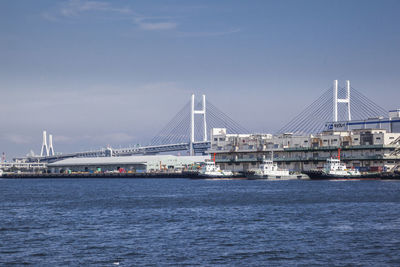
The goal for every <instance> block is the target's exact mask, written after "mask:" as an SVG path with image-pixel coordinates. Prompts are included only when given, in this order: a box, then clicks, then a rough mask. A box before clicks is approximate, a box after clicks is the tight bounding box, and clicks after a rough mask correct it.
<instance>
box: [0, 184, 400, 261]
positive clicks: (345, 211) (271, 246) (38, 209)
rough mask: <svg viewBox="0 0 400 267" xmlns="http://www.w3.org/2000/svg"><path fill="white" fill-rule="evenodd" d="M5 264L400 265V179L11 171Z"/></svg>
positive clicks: (3, 212) (2, 213) (3, 196)
mask: <svg viewBox="0 0 400 267" xmlns="http://www.w3.org/2000/svg"><path fill="white" fill-rule="evenodd" d="M0 265H2V266H3V265H17V266H19V265H34V266H65V265H73V266H77V265H80V266H89V265H90V266H154V265H157V266H167V265H173V266H182V265H188V266H196V265H200V266H214V265H217V266H219V265H229V266H231V265H236V266H243V265H245V266H292V265H299V266H318V265H319V266H327V265H328V266H335V265H336V266H343V265H348V266H400V181H347V182H346V181H341V182H332V181H279V182H269V181H246V180H228V181H212V180H186V179H42V180H40V179H32V180H30V179H22V180H9V179H1V180H0Z"/></svg>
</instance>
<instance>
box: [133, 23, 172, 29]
mask: <svg viewBox="0 0 400 267" xmlns="http://www.w3.org/2000/svg"><path fill="white" fill-rule="evenodd" d="M138 25H139V27H140V28H141V29H142V30H150V31H153V30H172V29H175V28H176V26H177V24H176V23H174V22H140V23H138Z"/></svg>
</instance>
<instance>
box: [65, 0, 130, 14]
mask: <svg viewBox="0 0 400 267" xmlns="http://www.w3.org/2000/svg"><path fill="white" fill-rule="evenodd" d="M92 11H102V12H115V13H122V14H130V13H132V10H131V9H130V8H127V7H125V8H116V7H113V6H111V5H110V4H109V3H107V2H100V1H82V0H70V1H68V2H66V3H65V4H64V5H63V6H62V7H61V9H60V14H61V15H63V16H66V17H71V16H77V15H79V14H80V13H83V12H92Z"/></svg>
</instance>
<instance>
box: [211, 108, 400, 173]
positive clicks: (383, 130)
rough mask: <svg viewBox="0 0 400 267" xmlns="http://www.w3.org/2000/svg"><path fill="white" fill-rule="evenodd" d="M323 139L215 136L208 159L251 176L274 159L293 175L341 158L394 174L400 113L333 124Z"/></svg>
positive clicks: (218, 131)
mask: <svg viewBox="0 0 400 267" xmlns="http://www.w3.org/2000/svg"><path fill="white" fill-rule="evenodd" d="M325 127H326V129H325V130H324V131H322V132H321V133H317V134H308V135H298V134H294V133H282V134H277V135H273V134H229V133H227V132H226V129H224V128H215V129H212V131H211V147H210V149H209V150H208V152H209V153H211V154H213V155H215V160H216V163H218V164H219V165H220V167H221V169H226V170H232V171H247V170H249V169H252V168H257V167H258V166H259V165H260V164H261V163H262V161H263V160H264V159H269V158H270V157H272V155H273V159H274V161H276V162H277V163H278V166H280V167H282V168H286V169H289V170H292V171H305V170H311V169H318V168H322V167H323V165H324V163H325V162H326V159H328V158H330V157H337V156H338V149H340V151H341V157H340V158H341V160H342V161H343V162H345V163H346V164H347V166H348V167H354V168H358V169H360V170H362V171H383V170H385V171H391V170H394V169H397V168H399V167H400V110H399V109H397V110H392V111H390V112H389V117H388V118H371V119H368V120H362V121H343V122H332V123H327V124H326V125H325Z"/></svg>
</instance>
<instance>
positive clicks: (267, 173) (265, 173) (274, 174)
mask: <svg viewBox="0 0 400 267" xmlns="http://www.w3.org/2000/svg"><path fill="white" fill-rule="evenodd" d="M245 175H246V177H247V178H249V179H267V180H297V179H304V178H305V177H304V176H303V175H302V174H290V172H289V170H286V169H280V168H279V167H278V165H277V164H276V163H275V162H274V161H273V160H272V159H270V160H264V161H263V163H262V164H260V167H259V168H258V169H253V170H249V171H247V172H246V173H245Z"/></svg>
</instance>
